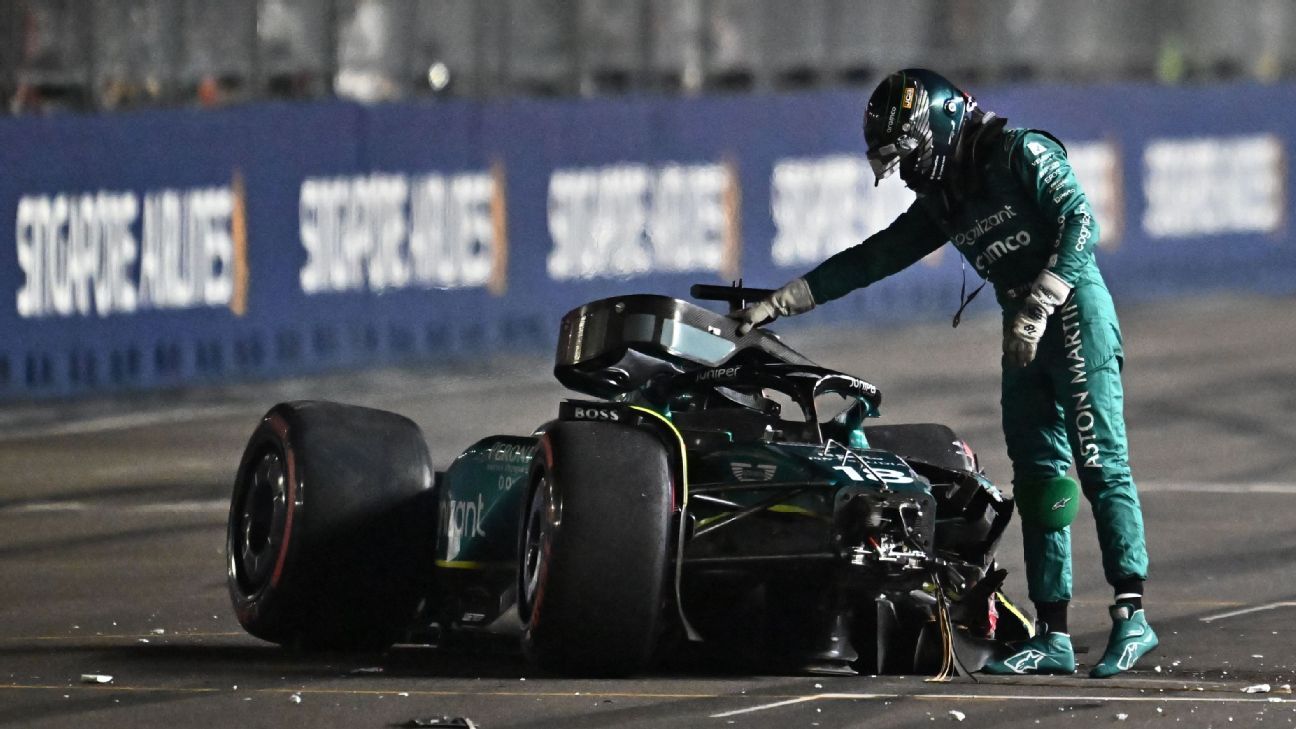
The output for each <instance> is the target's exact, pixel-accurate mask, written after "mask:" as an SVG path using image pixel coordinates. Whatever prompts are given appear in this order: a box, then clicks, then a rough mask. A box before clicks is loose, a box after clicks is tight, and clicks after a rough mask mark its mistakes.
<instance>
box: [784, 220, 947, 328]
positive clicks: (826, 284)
mask: <svg viewBox="0 0 1296 729" xmlns="http://www.w3.org/2000/svg"><path fill="white" fill-rule="evenodd" d="M945 240H946V236H945V234H944V233H943V232H942V231H941V229H940V228H939V227H938V226H937V225H936V222H935V220H933V219H932V216H931V213H930V212H928V210H927V208H926V207H925V206H924V205H923V204H922V202H921V201H918V200H915V201H914V203H913V204H912V205H910V206H909V209H908V210H906V211H904V212H903V213H901V214H900V217H898V218H896V219H895V220H894V221H892V223H891V225H889V226H887V227H886V228H885V229H883V230H880V231H878V232H877V233H874V234H873V235H871V236H869V237H868V238H867V239H865V240H864V241H863V242H862V243H857V244H856V245H853V246H851V247H850V248H847V249H846V250H844V251H842V252H840V253H837V254H835V255H833V256H832V257H830V258H829V259H828V260H826V261H824V262H823V263H821V264H819V265H818V266H816V267H815V269H814V270H813V271H810V272H809V273H807V274H806V275H805V280H806V283H807V284H809V286H810V293H811V294H812V295H813V296H814V302H815V303H816V304H823V303H826V302H829V301H832V300H833V299H839V298H841V297H842V296H845V295H846V294H848V293H850V292H852V291H854V290H855V289H859V288H863V287H865V286H868V285H869V284H871V283H873V282H874V281H879V280H881V279H884V278H886V277H887V276H890V275H891V274H893V273H897V272H899V271H902V270H904V269H905V268H908V267H909V266H911V265H913V264H914V263H916V262H917V261H918V260H919V259H921V258H922V257H923V256H926V255H927V254H929V253H931V252H932V251H934V250H936V249H937V248H940V247H941V245H943V244H944V243H945Z"/></svg>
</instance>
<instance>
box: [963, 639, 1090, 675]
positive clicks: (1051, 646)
mask: <svg viewBox="0 0 1296 729" xmlns="http://www.w3.org/2000/svg"><path fill="white" fill-rule="evenodd" d="M1015 648H1016V650H1015V651H1014V652H1013V653H1012V655H1010V656H1008V657H1007V658H1003V659H1000V660H997V661H990V662H989V663H987V664H986V665H985V667H983V668H982V669H981V671H982V673H989V674H992V675H995V676H1013V675H1023V674H1025V675H1041V674H1048V675H1067V674H1072V673H1075V670H1076V661H1075V649H1074V648H1072V647H1071V636H1069V635H1067V634H1066V633H1036V634H1035V637H1034V638H1031V639H1030V640H1028V641H1026V642H1025V643H1020V644H1018V645H1017V646H1016V647H1015Z"/></svg>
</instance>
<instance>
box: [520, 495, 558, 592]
mask: <svg viewBox="0 0 1296 729" xmlns="http://www.w3.org/2000/svg"><path fill="white" fill-rule="evenodd" d="M555 512H556V509H555V508H554V500H553V490H552V486H551V484H550V482H549V477H548V476H547V475H545V476H541V477H540V481H539V482H538V483H537V484H536V487H535V491H533V492H532V494H531V503H530V505H529V508H528V509H527V521H526V536H525V540H524V543H523V544H524V547H523V553H522V597H523V600H524V603H523V604H524V605H525V606H526V609H527V612H528V613H530V611H531V610H532V608H534V607H535V604H536V598H537V597H538V595H539V592H540V583H541V579H540V578H541V574H542V573H543V571H544V570H543V566H544V561H545V558H546V556H547V553H548V551H549V535H550V533H551V530H552V527H553V525H554V523H555V522H556V518H555V516H556V513H555Z"/></svg>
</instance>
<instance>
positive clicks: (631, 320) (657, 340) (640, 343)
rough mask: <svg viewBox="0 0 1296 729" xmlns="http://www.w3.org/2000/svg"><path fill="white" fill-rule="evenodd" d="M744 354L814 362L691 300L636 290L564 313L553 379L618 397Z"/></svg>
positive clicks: (770, 359) (599, 394)
mask: <svg viewBox="0 0 1296 729" xmlns="http://www.w3.org/2000/svg"><path fill="white" fill-rule="evenodd" d="M740 353H742V354H744V355H745V356H746V357H752V358H754V359H756V360H765V361H768V362H786V363H788V364H800V365H814V362H812V361H811V360H810V359H808V358H807V357H805V356H804V355H802V354H801V353H799V352H797V351H796V350H794V349H792V348H791V347H789V346H787V345H786V344H784V343H783V342H782V341H780V340H779V339H778V338H777V337H775V336H773V335H772V334H769V333H768V332H765V331H762V330H760V329H753V330H751V331H749V332H748V333H747V334H744V335H739V334H738V322H737V321H736V320H734V319H731V318H729V317H727V316H725V315H723V314H717V313H716V312H714V311H711V310H710V309H704V308H702V307H700V306H697V305H695V304H690V303H689V302H687V301H680V300H679V299H672V298H670V297H668V296H659V295H655V294H632V295H629V296H616V297H612V298H608V299H599V300H597V301H591V302H590V303H588V304H585V305H584V306H581V307H578V308H576V309H573V310H571V311H569V312H567V314H566V315H564V316H563V318H562V323H561V325H560V329H559V333H558V351H557V355H556V358H555V363H554V376H555V377H557V378H558V381H559V382H561V383H562V384H563V385H565V386H566V387H569V388H571V389H572V390H575V391H577V392H582V393H585V394H588V395H593V396H595V397H605V398H606V397H613V396H616V395H619V394H622V393H626V392H630V391H632V390H634V389H636V388H638V387H641V386H642V385H643V384H644V383H646V382H647V381H648V379H649V378H651V377H652V376H654V375H656V374H659V373H663V372H682V371H686V370H691V369H697V368H704V367H717V366H720V365H723V364H724V363H726V362H728V361H729V360H731V359H733V358H734V357H735V356H737V355H739V354H740Z"/></svg>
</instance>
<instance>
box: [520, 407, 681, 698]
mask: <svg viewBox="0 0 1296 729" xmlns="http://www.w3.org/2000/svg"><path fill="white" fill-rule="evenodd" d="M542 447H543V448H544V458H543V462H542V463H541V464H540V465H539V467H538V468H537V470H536V473H535V480H534V483H533V487H532V491H531V493H530V498H529V499H528V506H527V509H526V511H525V513H524V517H523V525H522V539H521V559H520V563H521V569H519V571H518V577H519V584H518V595H519V599H518V606H519V612H520V615H521V618H522V620H523V622H524V624H525V628H524V632H523V637H522V647H523V651H524V652H525V653H526V655H527V658H528V659H529V660H530V661H531V662H532V663H534V664H535V665H537V666H539V667H540V668H542V669H544V670H546V671H552V672H557V673H565V674H582V675H626V674H631V673H634V672H636V671H639V670H642V669H643V668H644V667H645V666H646V665H647V664H648V662H649V661H650V660H651V659H652V657H653V654H654V651H655V648H656V645H657V639H658V637H659V634H660V632H661V626H662V613H663V603H664V594H665V593H664V588H665V584H666V582H667V576H668V574H669V550H670V543H671V538H670V525H671V513H672V506H673V498H672V493H671V470H670V463H669V459H668V457H667V452H666V448H665V447H664V446H663V445H662V443H661V442H660V441H659V440H658V439H657V438H656V437H654V436H653V435H651V434H649V433H646V432H644V431H642V430H637V429H635V428H631V427H628V426H623V425H615V424H611V423H593V422H562V423H557V424H555V425H554V427H552V428H551V429H550V430H549V431H548V432H547V433H546V434H545V436H544V439H543V441H542Z"/></svg>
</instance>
